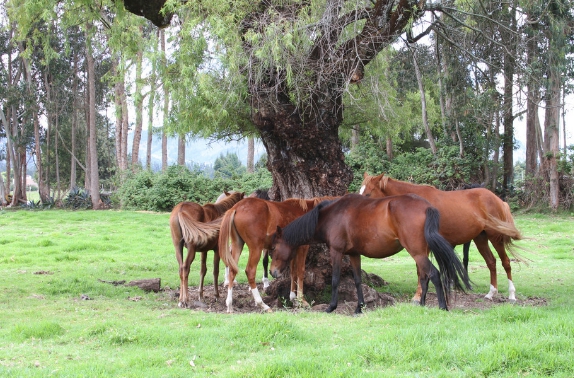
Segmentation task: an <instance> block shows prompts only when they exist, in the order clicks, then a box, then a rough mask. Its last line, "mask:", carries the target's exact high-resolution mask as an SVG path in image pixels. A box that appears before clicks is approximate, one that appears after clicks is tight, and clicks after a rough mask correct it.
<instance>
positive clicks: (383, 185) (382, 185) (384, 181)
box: [371, 175, 436, 190]
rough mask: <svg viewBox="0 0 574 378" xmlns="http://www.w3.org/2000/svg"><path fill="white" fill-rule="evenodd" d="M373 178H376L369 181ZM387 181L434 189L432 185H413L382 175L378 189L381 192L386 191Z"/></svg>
mask: <svg viewBox="0 0 574 378" xmlns="http://www.w3.org/2000/svg"><path fill="white" fill-rule="evenodd" d="M375 177H377V176H372V177H371V180H374V179H375ZM389 179H391V180H393V181H394V182H396V183H398V184H406V185H413V186H422V187H429V188H433V189H436V188H435V187H434V186H433V185H429V184H415V183H413V182H408V181H402V180H397V179H394V178H390V177H389V176H387V175H384V176H383V177H382V178H381V179H380V181H379V188H380V189H381V190H387V185H388V184H389Z"/></svg>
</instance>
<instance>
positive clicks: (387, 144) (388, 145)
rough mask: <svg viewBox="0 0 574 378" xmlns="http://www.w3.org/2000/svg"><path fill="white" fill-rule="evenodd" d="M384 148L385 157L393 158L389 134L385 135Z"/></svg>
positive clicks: (391, 141)
mask: <svg viewBox="0 0 574 378" xmlns="http://www.w3.org/2000/svg"><path fill="white" fill-rule="evenodd" d="M386 147H387V148H386V149H387V157H388V158H389V161H391V160H393V158H394V156H393V140H392V139H391V137H390V136H387V140H386Z"/></svg>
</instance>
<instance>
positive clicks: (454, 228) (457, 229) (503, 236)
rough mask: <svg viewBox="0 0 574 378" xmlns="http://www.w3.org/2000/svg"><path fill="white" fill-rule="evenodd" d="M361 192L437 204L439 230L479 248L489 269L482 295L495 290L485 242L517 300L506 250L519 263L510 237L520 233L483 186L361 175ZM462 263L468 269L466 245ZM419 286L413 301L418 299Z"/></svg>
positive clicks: (493, 263)
mask: <svg viewBox="0 0 574 378" xmlns="http://www.w3.org/2000/svg"><path fill="white" fill-rule="evenodd" d="M359 193H360V194H362V195H364V196H367V197H370V198H381V197H385V196H393V195H400V194H406V193H414V194H417V195H419V196H421V197H423V198H425V199H426V200H428V201H429V202H430V203H431V205H432V206H434V207H436V208H437V209H438V210H439V212H440V214H441V216H442V221H441V224H440V229H439V231H440V233H441V235H443V236H444V237H445V239H446V240H448V242H449V243H450V244H451V245H453V246H456V245H459V244H465V243H469V242H470V241H471V240H473V241H474V243H475V244H476V247H477V248H478V251H479V252H480V254H481V255H482V257H483V258H484V261H486V265H487V266H488V269H489V270H490V290H489V292H488V293H487V294H486V295H485V298H487V299H492V297H493V296H494V295H495V294H496V293H497V292H498V282H497V277H496V258H495V257H494V255H493V254H492V251H491V250H490V247H489V246H488V242H489V241H490V242H491V243H492V245H493V247H494V249H496V252H497V253H498V256H499V257H500V261H501V262H502V266H503V267H504V270H505V271H506V276H507V278H508V293H509V294H508V299H509V300H510V301H511V302H514V301H516V296H515V293H516V288H515V286H514V283H513V282H512V269H511V267H510V259H509V258H508V255H507V253H506V251H508V252H510V254H511V255H512V256H513V257H514V258H516V259H517V260H518V261H520V262H525V260H524V259H523V258H522V257H521V256H520V255H519V254H518V253H516V251H515V250H514V248H513V246H514V245H513V240H521V239H522V234H521V233H520V231H518V229H517V228H516V226H515V225H514V219H513V218H512V214H511V213H510V207H509V206H508V204H507V203H506V202H504V201H502V200H501V199H500V198H498V197H497V196H496V195H495V194H494V193H492V192H491V191H490V190H488V189H485V188H474V189H465V190H456V191H451V192H445V191H442V190H439V189H436V188H435V187H432V186H428V185H416V184H411V183H408V182H404V181H398V180H393V179H392V178H390V177H388V176H384V174H380V175H378V176H369V175H368V174H367V173H366V172H365V174H364V175H363V183H362V184H361V189H360V191H359ZM464 253H465V255H464V257H463V262H464V265H465V268H468V246H465V248H464ZM419 292H420V286H419V288H418V289H417V295H415V297H414V298H413V301H416V300H417V299H418V293H419Z"/></svg>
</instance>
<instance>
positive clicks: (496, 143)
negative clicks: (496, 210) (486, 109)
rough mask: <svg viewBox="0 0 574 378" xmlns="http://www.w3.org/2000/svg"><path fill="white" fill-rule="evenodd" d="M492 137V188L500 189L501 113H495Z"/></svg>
mask: <svg viewBox="0 0 574 378" xmlns="http://www.w3.org/2000/svg"><path fill="white" fill-rule="evenodd" d="M492 134H493V138H492V149H493V150H494V153H493V155H492V163H493V164H492V190H494V191H498V164H499V162H500V114H499V113H498V112H496V114H495V115H494V132H493V133H492Z"/></svg>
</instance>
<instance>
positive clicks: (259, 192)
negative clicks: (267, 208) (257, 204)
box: [249, 189, 271, 201]
mask: <svg viewBox="0 0 574 378" xmlns="http://www.w3.org/2000/svg"><path fill="white" fill-rule="evenodd" d="M249 197H254V198H259V199H264V200H266V201H271V198H269V189H256V190H255V191H254V192H253V193H251V194H250V195H249Z"/></svg>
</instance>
